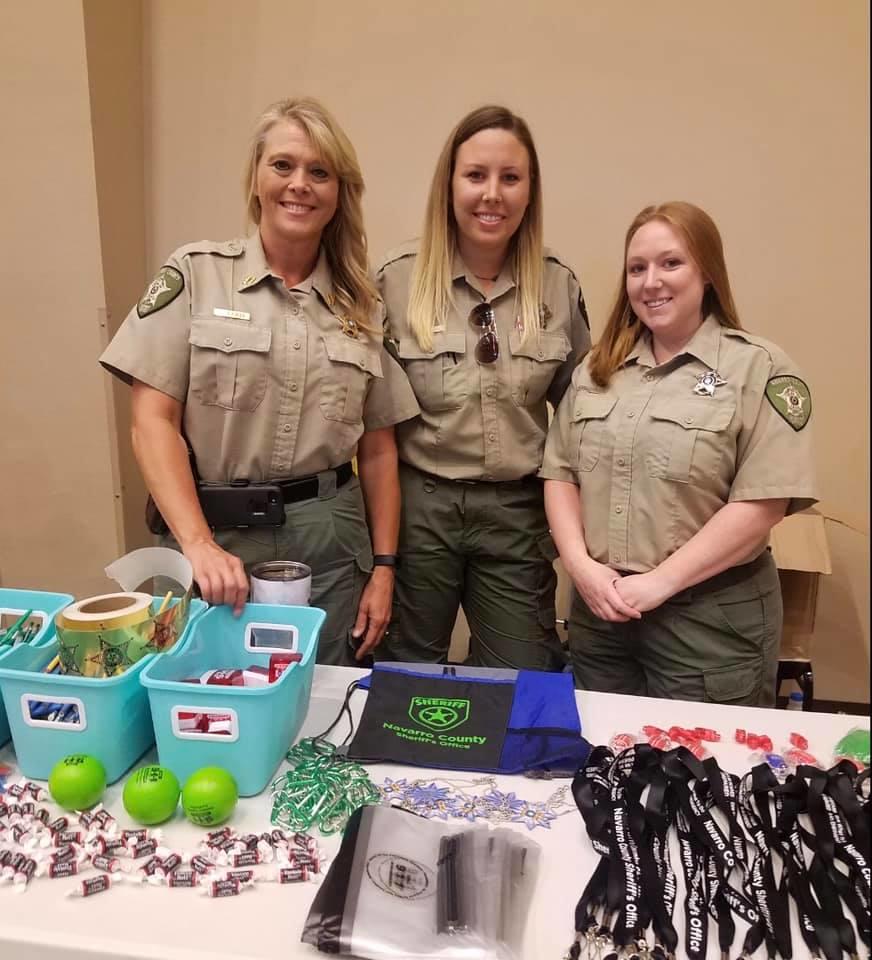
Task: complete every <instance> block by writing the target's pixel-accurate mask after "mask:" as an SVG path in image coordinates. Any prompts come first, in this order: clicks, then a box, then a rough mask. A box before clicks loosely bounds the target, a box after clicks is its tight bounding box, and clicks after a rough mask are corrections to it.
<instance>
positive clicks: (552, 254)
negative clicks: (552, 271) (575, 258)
mask: <svg viewBox="0 0 872 960" xmlns="http://www.w3.org/2000/svg"><path fill="white" fill-rule="evenodd" d="M544 259H545V260H546V261H547V262H549V263H556V264H559V265H560V266H561V267H563V269H564V270H567V271H568V272H569V273H570V274H571V276H572V279H573V280H575V282H576V283H578V277H577V276H576V275H575V271H574V270H573V269H572V267H570V266H569V264H568V263H567V262H566V261H565V260H564V259H563V258H562V257H561V256H560V254H559V253H557V251H556V250H552V249H551V247H545V253H544Z"/></svg>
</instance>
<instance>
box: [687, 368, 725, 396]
mask: <svg viewBox="0 0 872 960" xmlns="http://www.w3.org/2000/svg"><path fill="white" fill-rule="evenodd" d="M726 382H727V381H726V380H723V379H722V378H721V377H720V376H719V375H718V371H717V370H706V371H705V373H701V374H699V376H697V378H696V386H695V387H694V388H693V392H694V393H695V394H696V395H697V396H700V397H713V396H714V395H715V388H716V387H722V386H724V384H725V383H726Z"/></svg>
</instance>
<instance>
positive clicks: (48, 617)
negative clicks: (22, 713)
mask: <svg viewBox="0 0 872 960" xmlns="http://www.w3.org/2000/svg"><path fill="white" fill-rule="evenodd" d="M72 602H73V598H72V597H71V596H70V594H68V593H44V592H42V591H41V590H11V589H8V588H0V615H2V614H5V615H7V617H15V618H17V617H19V616H21V615H22V614H24V613H26V612H27V611H28V610H30V611H31V614H30V617H29V618H28V619H29V620H30V621H34V620H35V619H36V618H39V619H41V620H42V624H41V626H40V627H39V629H38V630H37V632H36V634H35V635H33V636H31V638H30V640H29V641H28V642H27V643H26V644H19V645H18V646H10V647H0V667H2V666H4V665H5V664H6V663H7V662H8V659H9V656H10V655H11V654H12V653H13V652H14V651H15V650H17V649H19V648H20V647H21V646H24V647H25V648H30V647H36V646H41V645H42V644H44V643H46V642H47V641H48V639H49V638H50V637H52V636H54V618H55V614H56V613H58V612H59V611H60V610H63V609H64V607H66V606H67V605H68V604H70V603H72ZM8 739H9V721H8V720H7V717H6V709H5V707H4V703H3V691H2V688H0V746H2V745H3V744H4V743H5V742H6V741H7V740H8Z"/></svg>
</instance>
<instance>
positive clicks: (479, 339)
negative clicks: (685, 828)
mask: <svg viewBox="0 0 872 960" xmlns="http://www.w3.org/2000/svg"><path fill="white" fill-rule="evenodd" d="M378 282H379V288H380V290H381V293H382V296H383V297H384V301H385V308H386V311H387V332H388V336H389V342H390V344H391V345H392V347H391V349H392V350H393V351H394V353H395V355H396V356H397V357H398V359H399V362H400V363H401V364H402V366H403V368H404V369H405V371H406V374H407V376H408V378H409V382H410V383H411V385H412V389H413V390H414V391H415V396H416V398H417V400H418V404H419V405H420V407H421V415H420V417H418V418H416V419H414V420H411V421H408V422H407V423H405V424H403V425H402V426H401V427H400V428H399V429H398V433H397V443H398V451H399V457H400V483H401V487H402V492H403V511H402V523H401V533H400V565H399V567H398V570H397V585H396V591H395V602H394V616H393V619H392V621H391V627H390V633H389V636H388V639H387V641H386V643H385V647H384V655H385V656H392V657H394V658H396V659H401V660H412V661H445V660H446V658H447V655H448V648H449V643H450V639H451V632H452V629H453V626H454V622H455V619H456V617H457V611H458V607H460V606H462V607H463V610H464V612H465V614H466V618H467V621H468V623H469V626H470V634H471V636H470V651H469V662H471V663H474V664H478V665H484V666H509V667H526V668H538V669H548V668H551V667H553V666H559V665H560V662H561V651H560V648H559V644H558V642H557V637H556V633H555V629H554V624H555V610H554V589H555V584H556V579H555V574H554V569H553V561H554V559H555V555H556V554H555V551H554V544H553V542H552V540H551V536H550V534H549V532H548V524H547V521H546V518H545V511H544V507H543V500H542V484H541V481H540V480H539V479H538V478H537V476H536V473H537V471H538V469H539V466H540V463H541V459H542V450H543V446H544V441H545V433H546V429H547V423H548V412H547V404H548V403H549V402H550V403H551V404H552V405H555V406H556V404H558V403H559V402H560V398H561V396H562V395H563V392H564V390H565V389H566V387H567V385H568V383H569V380H570V377H571V376H572V369H573V367H574V365H575V363H576V362H577V361H578V359H579V358H580V357H581V356H582V355H583V354H584V352H585V351H586V350H587V348H588V346H589V345H590V338H589V332H588V326H587V318H586V315H585V311H584V302H583V299H582V296H581V290H580V288H579V285H578V281H577V280H576V278H575V275H574V274H573V272H572V271H571V270H570V269H569V268H568V267H567V266H565V264H564V263H562V262H561V260H560V259H559V258H558V257H557V256H556V255H555V254H553V253H552V252H550V251H549V250H547V249H545V248H544V247H543V243H542V178H541V172H540V169H539V160H538V157H537V154H536V148H535V145H534V143H533V138H532V136H531V134H530V130H529V128H528V126H527V124H526V123H525V122H524V121H523V120H522V119H521V118H520V117H518V116H516V115H515V114H513V113H512V112H511V111H510V110H507V109H506V108H505V107H500V106H486V107H481V108H480V109H478V110H474V111H472V113H470V114H468V115H467V116H465V117H464V118H463V119H462V120H461V121H460V123H458V124H457V126H456V127H455V128H454V130H453V131H452V132H451V134H450V136H449V138H448V140H447V142H446V144H445V146H444V148H443V150H442V152H441V154H440V156H439V159H438V161H437V163H436V171H435V173H434V175H433V181H432V184H431V188H430V195H429V199H428V202H427V210H426V215H425V218H424V229H423V232H422V236H421V239H420V240H419V241H416V242H413V243H409V244H406V245H405V246H403V247H401V248H399V249H398V250H396V251H395V252H394V253H392V254H390V255H389V256H388V257H387V259H386V260H385V262H384V264H383V265H382V267H381V269H380V270H379V272H378Z"/></svg>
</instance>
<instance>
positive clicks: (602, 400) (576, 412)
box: [572, 390, 618, 423]
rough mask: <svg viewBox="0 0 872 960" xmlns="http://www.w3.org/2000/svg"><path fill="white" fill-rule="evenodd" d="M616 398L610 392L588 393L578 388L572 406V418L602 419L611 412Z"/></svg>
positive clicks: (574, 420)
mask: <svg viewBox="0 0 872 960" xmlns="http://www.w3.org/2000/svg"><path fill="white" fill-rule="evenodd" d="M617 402H618V398H617V397H616V396H614V395H613V394H610V393H588V392H587V391H585V390H579V392H578V395H577V396H576V398H575V406H574V407H573V408H572V420H573V422H574V423H578V421H579V420H603V419H605V418H606V417H607V416H608V415H609V414H610V413H611V412H612V408H613V407H614V405H615V404H616V403H617Z"/></svg>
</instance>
